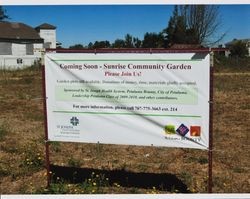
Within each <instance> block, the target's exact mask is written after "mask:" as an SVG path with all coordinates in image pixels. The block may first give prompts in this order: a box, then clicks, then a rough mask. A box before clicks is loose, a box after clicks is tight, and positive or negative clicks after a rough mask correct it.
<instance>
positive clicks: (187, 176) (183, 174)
mask: <svg viewBox="0 0 250 199" xmlns="http://www.w3.org/2000/svg"><path fill="white" fill-rule="evenodd" d="M180 178H181V179H183V180H184V182H185V184H187V186H190V185H191V183H192V181H193V176H192V175H191V174H190V173H187V172H185V171H184V172H181V173H180Z"/></svg>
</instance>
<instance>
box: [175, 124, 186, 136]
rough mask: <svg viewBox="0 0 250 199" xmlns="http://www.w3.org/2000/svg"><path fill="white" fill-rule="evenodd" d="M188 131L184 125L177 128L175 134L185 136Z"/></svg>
mask: <svg viewBox="0 0 250 199" xmlns="http://www.w3.org/2000/svg"><path fill="white" fill-rule="evenodd" d="M188 131H189V129H188V127H186V126H185V125H184V124H181V125H180V126H179V128H178V129H177V130H176V132H177V133H178V134H179V135H181V136H185V135H186V134H187V133H188Z"/></svg>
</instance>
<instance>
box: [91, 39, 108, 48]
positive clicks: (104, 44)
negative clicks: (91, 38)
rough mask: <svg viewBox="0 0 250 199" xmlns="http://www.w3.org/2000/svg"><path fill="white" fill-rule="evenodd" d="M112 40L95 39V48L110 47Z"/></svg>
mask: <svg viewBox="0 0 250 199" xmlns="http://www.w3.org/2000/svg"><path fill="white" fill-rule="evenodd" d="M110 46H111V45H110V42H109V41H107V40H106V41H95V43H94V44H93V48H110Z"/></svg>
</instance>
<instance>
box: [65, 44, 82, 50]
mask: <svg viewBox="0 0 250 199" xmlns="http://www.w3.org/2000/svg"><path fill="white" fill-rule="evenodd" d="M69 49H84V46H83V45H82V44H75V45H73V46H70V47H69Z"/></svg>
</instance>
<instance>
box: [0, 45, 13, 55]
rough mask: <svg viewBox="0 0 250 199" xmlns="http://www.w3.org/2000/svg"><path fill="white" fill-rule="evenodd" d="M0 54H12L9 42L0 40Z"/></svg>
mask: <svg viewBox="0 0 250 199" xmlns="http://www.w3.org/2000/svg"><path fill="white" fill-rule="evenodd" d="M0 55H12V45H11V43H7V42H0Z"/></svg>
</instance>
